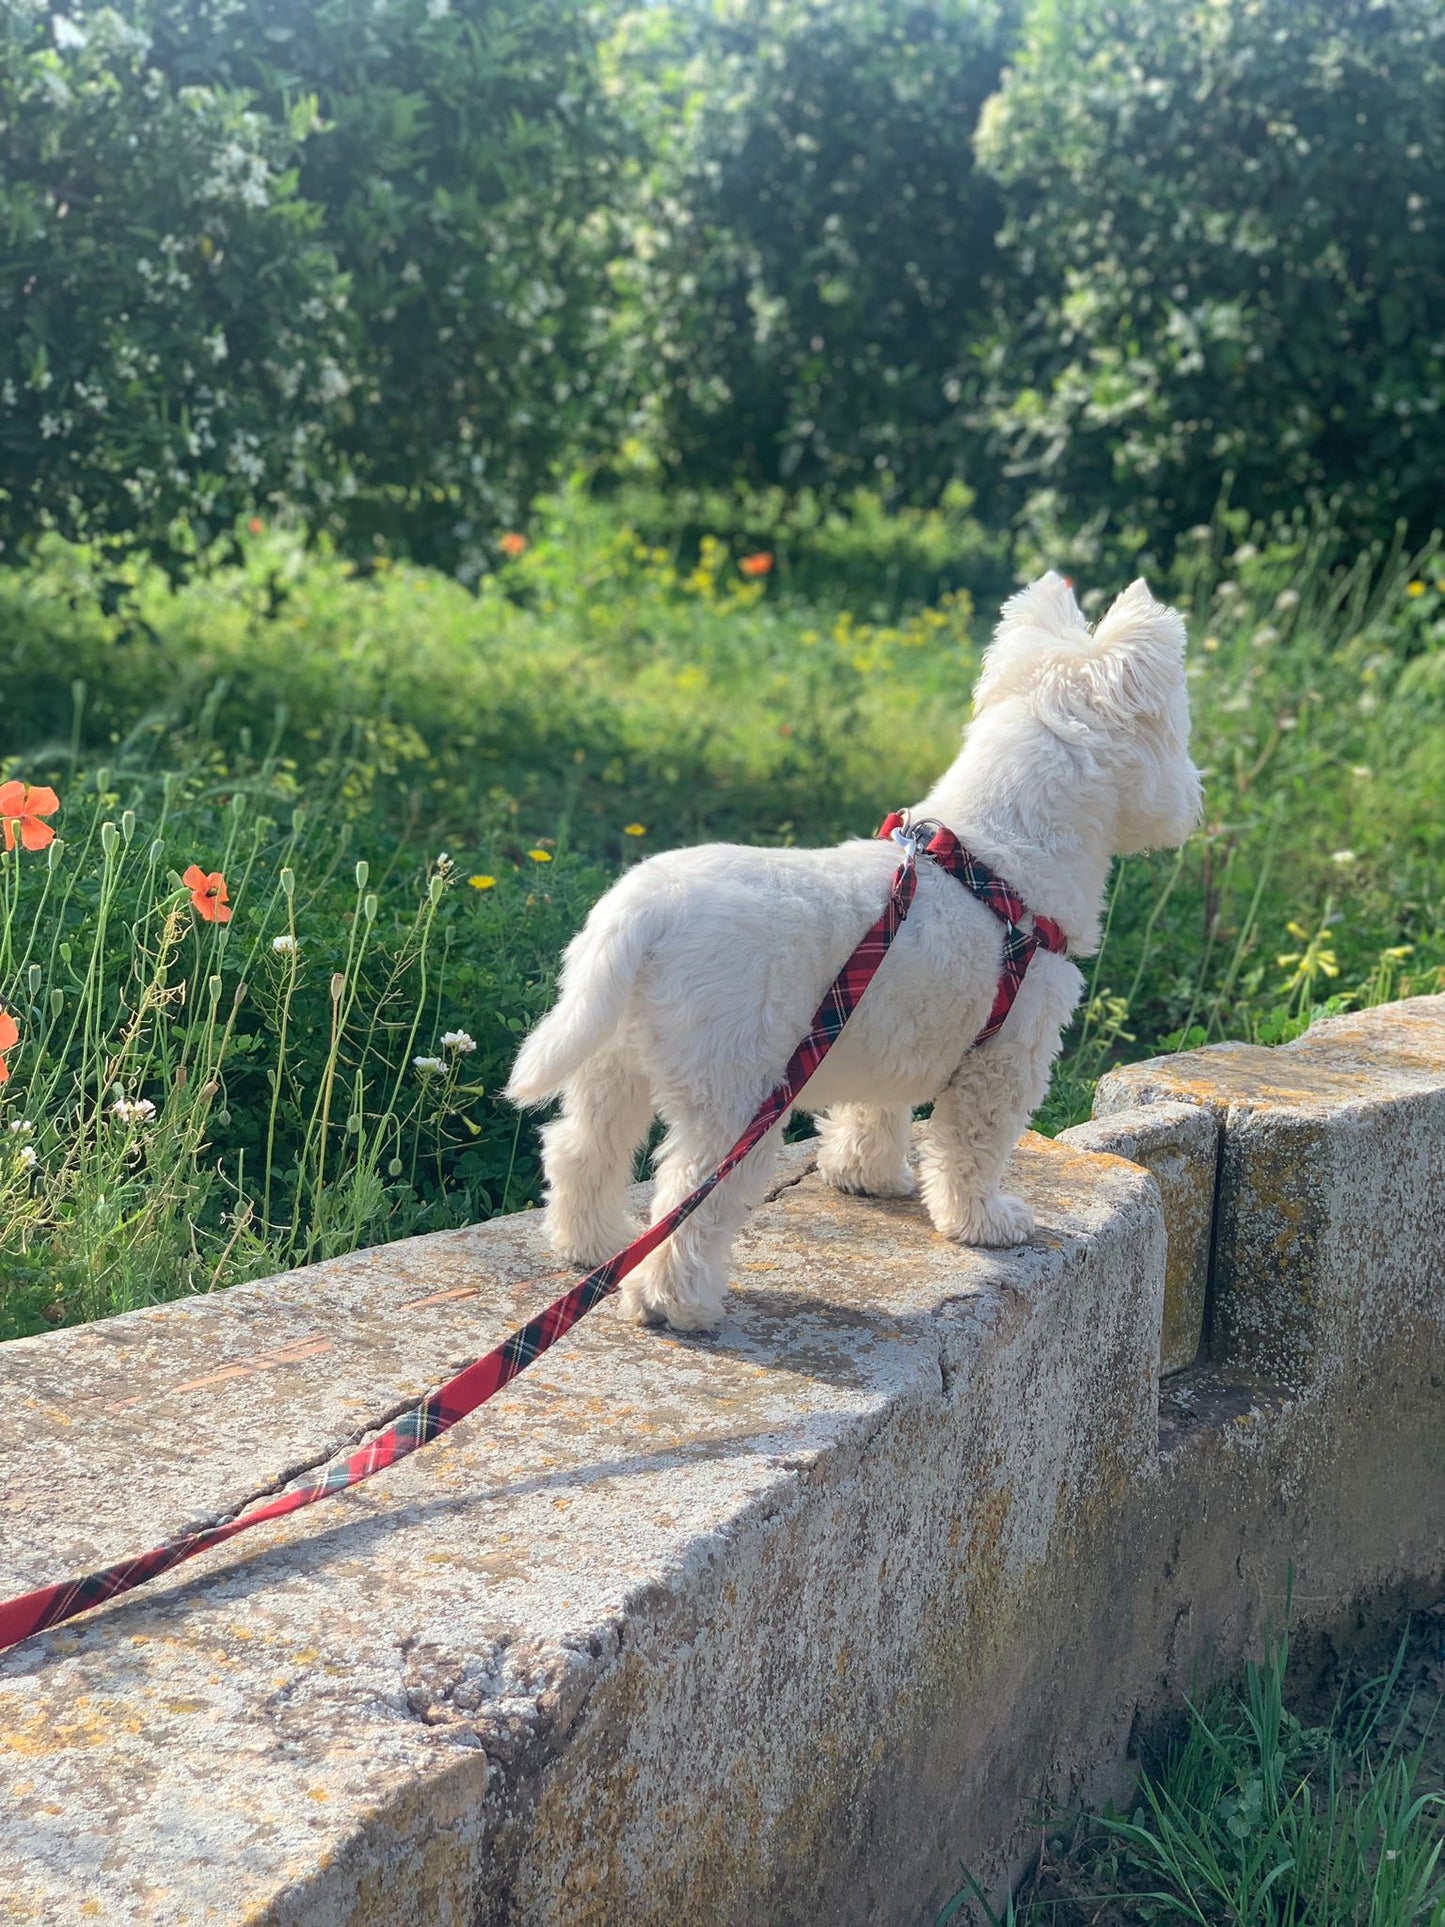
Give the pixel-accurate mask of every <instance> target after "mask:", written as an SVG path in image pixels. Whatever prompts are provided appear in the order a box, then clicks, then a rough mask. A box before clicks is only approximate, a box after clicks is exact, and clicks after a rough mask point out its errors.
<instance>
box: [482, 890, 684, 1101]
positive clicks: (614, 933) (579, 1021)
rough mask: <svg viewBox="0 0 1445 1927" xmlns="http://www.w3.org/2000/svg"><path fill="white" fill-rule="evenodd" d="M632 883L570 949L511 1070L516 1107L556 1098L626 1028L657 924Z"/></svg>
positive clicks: (598, 911) (611, 896) (605, 904)
mask: <svg viewBox="0 0 1445 1927" xmlns="http://www.w3.org/2000/svg"><path fill="white" fill-rule="evenodd" d="M630 882H631V878H628V879H627V880H626V881H624V882H623V883H621V884H619V885H617V886H616V887H615V888H613V889H611V890H609V891H608V893H607V895H606V896H605V897H604V898H603V899H602V901H601V902H600V903H599V904H597V905H595V907H594V908H593V911H592V914H591V916H589V917H588V919H587V921H586V923H585V924H584V925H583V927H582V929H581V930H580V931H579V932H578V933H577V935H576V936H575V937H574V938H573V939H572V941H571V943H570V944H569V945H568V946H567V951H566V955H565V956H564V957H563V959H562V976H561V985H560V994H559V996H558V998H557V1002H556V1003H555V1004H554V1005H553V1007H552V1009H551V1010H550V1011H549V1012H548V1013H547V1015H546V1016H545V1017H544V1018H543V1019H542V1021H541V1023H540V1024H538V1026H537V1028H536V1029H535V1030H534V1031H533V1032H532V1034H531V1036H530V1037H529V1038H528V1039H527V1041H526V1043H525V1044H523V1046H522V1048H521V1050H520V1051H519V1052H518V1053H517V1061H516V1063H515V1064H514V1065H513V1066H512V1075H511V1077H510V1079H509V1080H508V1083H507V1090H506V1095H507V1096H508V1097H509V1098H510V1099H511V1101H512V1102H513V1103H514V1104H545V1103H546V1102H547V1100H548V1099H549V1098H552V1097H555V1096H556V1095H557V1093H558V1092H559V1091H560V1090H561V1089H562V1087H563V1085H564V1084H565V1083H566V1082H567V1080H568V1078H569V1077H571V1076H572V1074H573V1072H574V1071H577V1070H579V1069H580V1068H581V1066H582V1065H583V1064H585V1063H586V1061H587V1059H588V1058H589V1057H591V1056H592V1054H593V1052H594V1051H597V1050H599V1049H600V1048H601V1047H602V1045H603V1044H605V1043H606V1042H607V1039H608V1038H609V1037H610V1036H611V1035H612V1033H613V1031H615V1030H616V1028H617V1026H618V1024H619V1023H621V1021H622V1013H623V1012H624V1010H625V1009H626V1008H627V1000H628V998H629V997H630V996H631V994H632V986H633V983H634V982H635V980H636V977H637V973H638V971H639V970H640V969H641V967H642V960H643V958H644V957H645V956H646V955H647V951H648V948H649V946H650V944H651V943H652V939H653V934H654V927H655V923H656V914H655V906H654V904H652V903H651V902H650V901H649V900H648V896H646V895H644V894H643V891H642V889H640V888H639V889H629V887H628V885H629V883H630ZM649 894H650V893H649Z"/></svg>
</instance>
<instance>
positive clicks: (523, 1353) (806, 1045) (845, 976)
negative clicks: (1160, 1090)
mask: <svg viewBox="0 0 1445 1927" xmlns="http://www.w3.org/2000/svg"><path fill="white" fill-rule="evenodd" d="M899 840H900V842H901V843H902V846H903V851H904V857H903V862H902V863H901V864H900V865H899V867H898V870H897V873H896V874H895V876H894V878H893V885H892V888H891V890H890V891H889V894H888V902H887V904H886V905H885V907H884V910H883V914H882V915H881V916H880V917H879V918H878V920H877V922H876V923H874V924H873V926H872V927H871V929H870V930H869V931H868V933H867V935H866V936H865V937H864V938H863V941H862V942H861V943H860V944H859V945H858V948H857V949H856V950H855V951H854V952H853V954H852V956H851V957H850V958H849V959H848V961H847V963H845V964H844V966H843V968H842V969H841V970H840V971H839V973H838V975H837V976H836V977H835V978H834V980H833V983H832V985H831V986H830V988H829V990H828V993H827V995H826V996H825V997H824V999H823V1001H822V1003H821V1004H819V1006H818V1008H817V1011H816V1012H815V1013H814V1016H813V1022H812V1025H811V1027H810V1028H809V1031H808V1034H807V1036H806V1037H805V1038H804V1039H803V1041H802V1043H801V1044H799V1046H798V1048H797V1049H796V1050H795V1051H794V1053H793V1055H792V1057H791V1058H790V1059H789V1060H788V1066H787V1069H786V1070H785V1071H784V1073H783V1080H782V1082H781V1083H780V1084H779V1085H778V1086H777V1087H776V1088H775V1089H774V1090H773V1092H772V1093H771V1095H770V1096H768V1097H767V1098H765V1099H764V1101H763V1103H762V1106H761V1108H760V1109H759V1110H758V1112H757V1114H756V1116H755V1117H754V1118H753V1121H752V1123H751V1124H749V1125H748V1128H747V1129H746V1130H745V1131H744V1132H743V1134H742V1136H741V1137H740V1138H739V1139H738V1141H737V1143H736V1144H735V1145H734V1146H733V1148H732V1149H731V1150H730V1151H729V1152H728V1154H727V1156H726V1157H725V1158H724V1159H723V1161H722V1163H721V1164H720V1165H718V1167H717V1169H716V1170H715V1171H713V1172H711V1173H710V1174H709V1176H707V1177H705V1178H704V1179H703V1181H702V1183H701V1184H700V1185H698V1187H697V1189H696V1190H695V1191H690V1192H689V1193H688V1195H687V1196H686V1197H685V1198H684V1199H683V1200H682V1202H681V1203H680V1204H678V1205H675V1206H674V1207H673V1209H672V1210H671V1211H669V1212H668V1213H667V1215H666V1217H664V1218H659V1220H658V1221H657V1223H656V1224H654V1225H651V1226H649V1227H648V1229H647V1230H646V1231H644V1232H643V1233H642V1235H641V1237H639V1238H636V1239H634V1240H633V1242H632V1243H631V1244H630V1245H628V1246H627V1248H626V1250H625V1251H620V1252H618V1253H617V1255H616V1256H615V1257H613V1258H609V1259H608V1260H607V1262H606V1263H605V1264H601V1265H598V1266H597V1268H596V1270H594V1271H589V1272H588V1273H587V1275H586V1277H585V1278H581V1279H579V1280H578V1282H577V1283H576V1284H575V1285H573V1287H572V1289H571V1290H570V1291H568V1292H564V1293H563V1295H562V1296H561V1297H560V1298H558V1299H557V1300H556V1301H555V1302H554V1303H553V1304H550V1305H548V1306H547V1308H546V1310H545V1311H540V1312H538V1314H537V1316H536V1317H535V1318H531V1319H529V1320H528V1321H527V1323H526V1324H525V1325H522V1326H521V1327H519V1329H518V1330H516V1331H514V1332H513V1333H512V1334H511V1335H510V1336H509V1337H507V1338H504V1339H503V1340H502V1342H501V1344H500V1345H497V1346H495V1347H494V1348H493V1349H492V1350H491V1351H489V1352H488V1353H486V1355H485V1356H484V1357H482V1358H478V1359H475V1360H473V1362H472V1363H471V1364H470V1365H467V1366H465V1367H463V1369H462V1370H461V1371H460V1372H458V1373H457V1374H456V1376H455V1377H454V1378H449V1379H448V1380H447V1381H446V1383H445V1384H444V1385H440V1386H438V1387H437V1389H436V1390H435V1391H434V1392H428V1393H427V1395H426V1397H425V1398H423V1399H422V1400H421V1401H420V1402H419V1403H418V1404H416V1405H413V1406H412V1407H411V1408H410V1410H409V1411H406V1412H403V1413H402V1415H401V1416H400V1418H398V1419H396V1420H395V1421H394V1422H393V1423H392V1424H390V1425H388V1426H387V1427H386V1429H385V1431H382V1432H379V1433H378V1434H377V1435H376V1437H375V1438H374V1439H372V1440H371V1442H370V1444H368V1445H363V1446H361V1447H360V1448H359V1449H358V1450H357V1451H355V1452H353V1453H352V1455H351V1457H350V1458H349V1459H345V1460H343V1461H342V1462H341V1463H340V1464H338V1465H335V1466H333V1467H332V1468H331V1469H330V1470H329V1471H327V1472H324V1473H323V1474H322V1475H321V1477H320V1478H318V1479H313V1480H312V1481H310V1483H308V1484H306V1485H299V1486H294V1487H293V1488H292V1489H291V1490H290V1491H289V1492H282V1493H280V1494H279V1495H278V1496H277V1497H276V1498H274V1499H271V1500H270V1501H268V1502H267V1503H266V1504H265V1505H262V1506H258V1507H256V1509H255V1510H254V1511H249V1512H242V1513H241V1514H239V1515H238V1516H237V1517H236V1518H234V1519H227V1520H223V1521H221V1522H219V1523H218V1524H216V1525H211V1526H204V1527H200V1528H198V1529H197V1530H195V1531H193V1532H186V1533H182V1534H181V1536H180V1537H179V1538H177V1539H170V1540H167V1541H166V1542H165V1544H164V1545H159V1546H153V1547H152V1548H151V1550H150V1551H149V1552H141V1553H136V1554H133V1555H132V1556H131V1557H130V1558H128V1559H118V1560H116V1561H115V1563H114V1564H113V1565H109V1566H102V1567H101V1568H100V1569H99V1570H98V1571H96V1572H91V1573H86V1574H85V1575H84V1577H82V1578H78V1579H62V1580H59V1581H57V1582H56V1583H55V1584H54V1585H50V1586H41V1587H39V1588H38V1589H37V1590H36V1591H34V1592H27V1593H22V1594H21V1595H20V1596H19V1597H18V1598H15V1599H6V1600H0V1652H4V1651H6V1650H7V1649H8V1648H9V1647H11V1646H15V1645H18V1644H19V1643H20V1641H21V1640H22V1639H28V1638H29V1637H30V1636H31V1634H32V1633H40V1632H44V1631H45V1630H46V1628H47V1627H50V1626H58V1625H60V1624H61V1623H62V1622H63V1621H64V1620H67V1619H73V1618H74V1617H75V1615H76V1614H77V1613H82V1612H85V1611H86V1610H87V1609H88V1608H89V1607H91V1606H98V1605H100V1604H102V1602H103V1601H105V1600H107V1599H114V1598H116V1597H117V1596H118V1595H119V1594H120V1593H123V1592H130V1591H131V1590H132V1589H133V1588H134V1587H136V1586H142V1585H144V1584H145V1583H146V1581H147V1580H150V1579H156V1578H159V1576H160V1575H161V1574H162V1573H163V1572H169V1571H170V1569H171V1567H172V1566H178V1565H180V1564H181V1562H182V1561H183V1560H185V1559H194V1558H195V1556H196V1554H197V1553H200V1552H206V1551H208V1550H209V1549H210V1548H211V1547H212V1546H220V1545H224V1544H225V1542H226V1541H227V1540H228V1539H234V1538H235V1537H236V1535H237V1534H238V1533H241V1532H249V1531H250V1529H251V1527H252V1526H259V1525H264V1524H265V1523H266V1521H267V1520H269V1519H283V1518H285V1517H286V1515H287V1514H288V1513H291V1512H299V1511H300V1510H301V1509H302V1507H303V1506H308V1505H315V1504H316V1503H317V1501H318V1500H320V1499H329V1498H332V1497H333V1496H334V1495H335V1494H336V1493H338V1492H345V1491H346V1490H347V1488H348V1487H349V1486H353V1485H360V1483H361V1481H362V1480H363V1479H369V1478H371V1477H373V1475H374V1474H376V1473H377V1472H382V1471H384V1470H385V1469H386V1467H387V1466H389V1465H396V1464H397V1463H398V1462H399V1461H400V1460H402V1459H405V1458H408V1457H410V1455H411V1454H412V1453H413V1452H416V1451H418V1450H420V1448H421V1447H422V1446H424V1445H430V1444H431V1442H432V1440H433V1439H439V1438H440V1437H441V1435H442V1434H443V1432H449V1431H450V1430H451V1428H452V1427H453V1426H454V1425H455V1424H456V1423H457V1422H458V1420H460V1419H464V1418H466V1417H467V1416H468V1415H469V1414H470V1413H472V1412H475V1411H476V1409H477V1407H478V1406H479V1405H485V1404H486V1402H487V1400H488V1399H489V1398H492V1397H493V1396H494V1395H495V1394H496V1393H497V1392H500V1391H501V1389H502V1387H503V1386H504V1385H510V1384H511V1382H512V1380H513V1379H514V1378H516V1377H517V1375H518V1373H520V1372H524V1371H525V1370H526V1369H527V1367H528V1366H529V1365H530V1364H532V1362H533V1361H534V1360H535V1359H538V1358H540V1357H541V1356H542V1354H543V1352H545V1351H549V1350H550V1349H551V1347H552V1346H553V1345H555V1344H556V1343H557V1340H558V1339H559V1338H563V1337H565V1336H566V1334H567V1333H568V1332H569V1331H571V1329H572V1327H573V1326H574V1325H575V1324H576V1323H577V1321H578V1320H579V1319H581V1318H585V1317H586V1315H587V1313H588V1312H589V1311H591V1310H592V1309H593V1307H594V1306H595V1305H600V1304H601V1302H602V1300H603V1299H604V1298H608V1297H610V1296H611V1295H612V1293H613V1292H615V1291H616V1290H617V1287H618V1286H619V1285H620V1284H621V1282H622V1280H623V1279H624V1278H625V1277H626V1276H627V1274H628V1273H629V1272H630V1271H632V1270H633V1269H634V1268H635V1267H636V1266H637V1265H639V1264H641V1262H642V1260H643V1259H644V1258H645V1257H647V1255H648V1254H649V1253H650V1252H652V1251H655V1250H656V1249H657V1247H658V1246H659V1245H660V1244H661V1243H662V1242H663V1241H664V1239H666V1238H669V1237H671V1235H672V1233H673V1232H674V1231H676V1229H677V1227H678V1226H679V1225H680V1224H681V1223H682V1222H683V1221H684V1219H686V1218H689V1217H691V1216H692V1214H693V1212H694V1211H696V1210H697V1208H698V1206H699V1205H700V1204H701V1203H702V1202H703V1201H704V1199H706V1198H707V1197H709V1196H710V1195H711V1194H712V1192H713V1191H714V1190H715V1189H716V1188H717V1186H718V1185H719V1184H721V1183H722V1181H723V1179H724V1178H725V1177H727V1176H728V1174H729V1173H730V1172H732V1171H735V1170H736V1169H737V1167H738V1166H739V1165H740V1164H741V1163H742V1161H743V1159H744V1158H745V1157H746V1156H747V1154H748V1152H749V1151H751V1150H752V1149H753V1148H754V1146H755V1145H756V1144H758V1143H759V1141H760V1140H761V1139H762V1138H763V1137H765V1136H766V1135H767V1133H768V1132H769V1131H770V1130H771V1129H772V1128H773V1126H774V1125H775V1124H776V1123H777V1121H778V1119H779V1118H780V1117H782V1116H783V1115H784V1113H785V1112H786V1111H787V1110H788V1109H789V1107H790V1106H791V1105H792V1103H793V1101H794V1099H795V1098H796V1097H797V1096H798V1093H799V1092H800V1091H801V1090H802V1088H803V1086H804V1085H805V1084H806V1083H807V1082H808V1080H809V1079H810V1078H811V1077H812V1075H813V1073H814V1071H816V1070H817V1068H818V1066H819V1065H820V1064H821V1063H822V1061H823V1059H824V1058H825V1057H826V1056H827V1055H828V1052H829V1051H830V1050H831V1049H832V1048H833V1045H834V1044H835V1043H836V1042H837V1040H838V1036H839V1034H840V1032H841V1031H842V1029H843V1026H844V1025H845V1024H846V1023H847V1021H848V1019H849V1018H850V1017H851V1016H852V1014H853V1012H854V1010H855V1009H856V1008H857V1006H858V1000H859V999H860V998H861V997H862V995H863V993H864V991H865V990H866V989H867V988H868V986H869V984H870V983H872V981H873V978H874V976H875V975H876V973H877V970H878V966H879V965H880V964H881V963H882V961H883V959H884V957H885V956H887V954H888V950H889V947H890V946H891V944H892V942H893V939H894V938H895V937H896V936H897V934H898V932H899V930H900V929H901V928H902V925H903V920H904V918H905V917H906V916H907V915H908V909H909V906H910V904H911V903H912V902H913V896H914V892H915V890H916V889H917V887H918V873H917V869H916V867H915V857H916V839H911V838H906V837H905V838H900V839H899Z"/></svg>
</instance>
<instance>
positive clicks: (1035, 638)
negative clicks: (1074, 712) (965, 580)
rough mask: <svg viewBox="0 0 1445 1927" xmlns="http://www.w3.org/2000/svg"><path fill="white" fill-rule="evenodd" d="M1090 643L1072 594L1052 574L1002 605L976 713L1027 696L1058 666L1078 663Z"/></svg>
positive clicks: (977, 688) (976, 688) (976, 690)
mask: <svg viewBox="0 0 1445 1927" xmlns="http://www.w3.org/2000/svg"><path fill="white" fill-rule="evenodd" d="M1088 645H1089V625H1088V624H1087V623H1086V622H1085V620H1084V618H1083V616H1082V615H1081V614H1080V612H1079V605H1078V603H1077V602H1075V600H1074V592H1073V590H1072V589H1071V588H1070V587H1069V585H1068V583H1067V582H1065V580H1064V578H1063V577H1062V576H1061V575H1055V574H1054V573H1053V571H1052V570H1050V572H1049V573H1048V574H1047V575H1041V576H1040V577H1039V579H1038V581H1037V582H1031V583H1030V584H1029V585H1028V587H1027V588H1026V589H1020V590H1019V592H1018V594H1017V595H1013V596H1010V597H1009V599H1008V601H1007V602H1006V603H1005V604H1004V605H1003V610H1002V613H1001V614H1000V616H999V622H998V627H997V629H995V630H994V636H993V642H992V643H991V644H990V646H989V649H988V652H987V654H986V655H985V656H984V659H983V668H982V669H981V671H980V672H979V678H978V681H977V683H976V684H975V685H974V691H973V712H974V714H975V715H978V714H979V713H980V712H981V711H982V710H984V709H986V708H987V707H988V706H989V704H990V703H997V702H1002V701H1004V700H1005V698H1007V697H1009V696H1022V695H1027V694H1029V693H1030V692H1031V691H1032V690H1034V689H1035V688H1037V686H1038V685H1039V683H1040V681H1041V680H1042V679H1044V678H1045V677H1046V676H1047V674H1048V673H1049V670H1050V668H1051V667H1052V666H1053V665H1055V664H1068V663H1073V662H1076V661H1077V660H1078V659H1079V656H1080V653H1081V651H1082V650H1084V649H1087V647H1088Z"/></svg>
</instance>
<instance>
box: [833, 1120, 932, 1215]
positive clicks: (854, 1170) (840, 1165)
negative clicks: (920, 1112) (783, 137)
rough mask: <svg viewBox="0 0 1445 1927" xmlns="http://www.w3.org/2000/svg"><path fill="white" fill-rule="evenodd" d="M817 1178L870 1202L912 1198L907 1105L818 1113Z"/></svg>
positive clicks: (836, 1189)
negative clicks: (854, 1193) (856, 1193)
mask: <svg viewBox="0 0 1445 1927" xmlns="http://www.w3.org/2000/svg"><path fill="white" fill-rule="evenodd" d="M817 1123H818V1138H819V1150H818V1176H819V1177H820V1178H822V1179H823V1181H824V1183H825V1184H831V1185H832V1186H833V1188H834V1190H835V1191H856V1192H861V1193H862V1194H863V1196H864V1197H869V1198H911V1197H912V1196H913V1193H914V1191H915V1190H916V1189H917V1186H916V1185H915V1184H914V1182H913V1173H912V1172H911V1171H910V1170H909V1168H908V1147H909V1140H910V1138H911V1136H912V1133H913V1110H912V1107H911V1106H910V1105H907V1104H899V1105H893V1106H891V1107H887V1106H884V1105H878V1104H835V1105H834V1106H833V1108H832V1109H831V1110H828V1111H820V1112H819V1113H818V1119H817Z"/></svg>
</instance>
